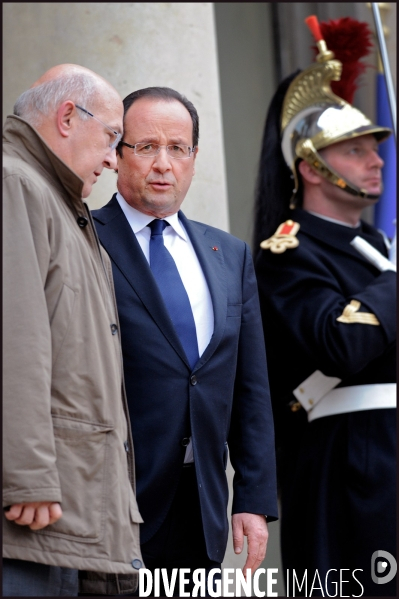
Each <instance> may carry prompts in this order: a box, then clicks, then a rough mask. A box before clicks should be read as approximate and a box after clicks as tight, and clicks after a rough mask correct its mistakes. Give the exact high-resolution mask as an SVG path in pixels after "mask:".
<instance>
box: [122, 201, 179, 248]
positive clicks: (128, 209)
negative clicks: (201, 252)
mask: <svg viewBox="0 0 399 599" xmlns="http://www.w3.org/2000/svg"><path fill="white" fill-rule="evenodd" d="M116 199H117V200H118V202H119V205H120V207H121V208H122V210H123V213H124V215H125V216H126V218H127V220H128V222H129V224H130V226H131V227H132V229H133V232H134V233H135V234H137V233H139V232H140V231H142V230H143V229H144V228H145V227H147V226H148V225H149V224H150V222H151V221H153V220H154V217H153V216H151V214H144V212H140V211H139V210H137V209H136V208H133V206H131V205H130V204H128V203H127V202H126V200H125V198H124V197H123V196H122V195H121V194H120V193H119V191H118V192H117V194H116ZM165 220H166V221H167V222H168V223H169V225H170V226H171V227H172V229H173V230H174V231H175V233H177V235H179V237H181V238H182V239H183V240H184V241H187V233H186V231H185V229H184V228H183V225H182V224H181V222H180V221H179V217H178V213H177V212H175V214H171V215H170V216H168V217H166V218H165Z"/></svg>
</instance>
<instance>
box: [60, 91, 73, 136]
mask: <svg viewBox="0 0 399 599" xmlns="http://www.w3.org/2000/svg"><path fill="white" fill-rule="evenodd" d="M75 115H76V108H75V104H74V103H73V102H72V100H65V102H63V103H62V104H60V106H59V107H58V110H57V128H58V131H59V132H60V134H61V135H62V137H69V134H70V131H71V119H72V116H75Z"/></svg>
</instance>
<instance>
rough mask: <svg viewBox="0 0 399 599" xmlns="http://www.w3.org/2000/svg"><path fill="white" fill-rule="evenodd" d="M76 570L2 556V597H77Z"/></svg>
mask: <svg viewBox="0 0 399 599" xmlns="http://www.w3.org/2000/svg"><path fill="white" fill-rule="evenodd" d="M77 595H78V570H74V569H72V568H60V567H58V566H48V565H47V564H38V563H35V562H28V561H23V560H19V559H7V558H3V597H54V596H55V597H58V596H67V597H77Z"/></svg>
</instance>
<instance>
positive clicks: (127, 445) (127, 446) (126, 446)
mask: <svg viewBox="0 0 399 599" xmlns="http://www.w3.org/2000/svg"><path fill="white" fill-rule="evenodd" d="M123 445H124V446H125V451H126V453H129V443H128V442H127V441H124V443H123Z"/></svg>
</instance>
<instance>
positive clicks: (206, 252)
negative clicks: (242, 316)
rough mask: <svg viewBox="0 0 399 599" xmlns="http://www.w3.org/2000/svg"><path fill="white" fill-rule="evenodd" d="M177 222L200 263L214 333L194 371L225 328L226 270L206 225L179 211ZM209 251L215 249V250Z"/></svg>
mask: <svg viewBox="0 0 399 599" xmlns="http://www.w3.org/2000/svg"><path fill="white" fill-rule="evenodd" d="M179 219H180V220H181V222H182V223H183V225H184V228H185V229H186V231H187V233H188V235H189V237H190V240H191V243H192V244H193V247H194V250H195V253H196V254H197V257H198V260H199V262H200V264H201V268H202V270H203V273H204V275H205V278H206V282H207V284H208V288H209V292H210V294H211V299H212V305H213V313H214V330H213V335H212V337H211V340H210V342H209V344H208V347H207V348H206V349H205V351H204V353H203V354H202V356H201V358H200V359H199V361H198V363H197V365H196V366H195V370H196V369H198V368H200V367H201V366H203V365H204V364H205V363H206V362H207V361H208V360H209V358H210V357H211V356H212V355H213V353H214V352H215V350H216V348H217V346H218V345H219V343H220V341H221V339H222V336H223V331H224V329H225V326H226V318H227V281H226V267H225V262H224V256H223V248H222V244H221V242H220V239H218V237H217V235H216V234H215V231H214V230H212V231H211V230H210V229H209V228H208V227H207V226H206V225H204V224H202V223H197V222H193V221H190V220H188V219H187V218H186V217H185V216H184V214H183V213H182V212H179ZM212 248H217V249H216V250H214V249H212Z"/></svg>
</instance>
